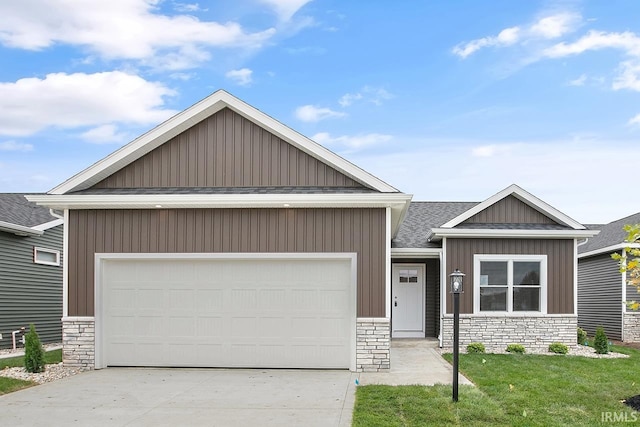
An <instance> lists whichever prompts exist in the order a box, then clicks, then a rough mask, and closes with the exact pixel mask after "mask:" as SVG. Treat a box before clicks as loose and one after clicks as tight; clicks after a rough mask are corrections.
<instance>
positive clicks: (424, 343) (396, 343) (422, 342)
mask: <svg viewBox="0 0 640 427" xmlns="http://www.w3.org/2000/svg"><path fill="white" fill-rule="evenodd" d="M438 347H440V342H439V341H438V339H437V338H392V339H391V348H438Z"/></svg>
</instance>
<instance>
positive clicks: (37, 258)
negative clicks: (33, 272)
mask: <svg viewBox="0 0 640 427" xmlns="http://www.w3.org/2000/svg"><path fill="white" fill-rule="evenodd" d="M33 262H35V263H36V264H45V265H60V251H57V250H55V249H47V248H37V247H34V248H33Z"/></svg>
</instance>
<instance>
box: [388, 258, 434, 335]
mask: <svg viewBox="0 0 640 427" xmlns="http://www.w3.org/2000/svg"><path fill="white" fill-rule="evenodd" d="M425 268H426V266H425V264H393V267H392V269H391V271H392V278H391V325H392V329H391V337H392V338H424V337H425V317H426V316H425V307H426V304H425V302H426V299H425V295H426V280H425Z"/></svg>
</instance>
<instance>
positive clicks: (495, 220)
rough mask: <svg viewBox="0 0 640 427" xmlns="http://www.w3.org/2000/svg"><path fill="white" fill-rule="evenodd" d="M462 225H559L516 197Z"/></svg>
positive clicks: (485, 210)
mask: <svg viewBox="0 0 640 427" xmlns="http://www.w3.org/2000/svg"><path fill="white" fill-rule="evenodd" d="M462 224H557V223H556V222H555V221H554V220H553V219H551V218H549V217H548V216H546V215H545V214H543V213H542V212H540V211H538V210H536V209H533V208H532V207H531V206H529V205H527V204H526V203H524V202H523V201H521V200H519V199H518V198H516V197H514V196H511V195H509V196H507V197H505V198H504V199H502V200H499V201H497V202H496V203H494V204H493V205H491V206H490V207H488V208H487V209H484V210H482V211H480V212H478V213H477V214H475V215H473V216H472V217H470V218H468V219H467V220H465V221H464V222H463V223H462Z"/></svg>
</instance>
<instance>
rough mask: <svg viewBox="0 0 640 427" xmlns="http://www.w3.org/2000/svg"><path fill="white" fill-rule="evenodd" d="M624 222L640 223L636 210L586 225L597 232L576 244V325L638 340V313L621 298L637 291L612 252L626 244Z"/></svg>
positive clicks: (632, 297)
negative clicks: (612, 219) (603, 222)
mask: <svg viewBox="0 0 640 427" xmlns="http://www.w3.org/2000/svg"><path fill="white" fill-rule="evenodd" d="M627 224H640V212H638V213H636V214H634V215H630V216H628V217H626V218H622V219H619V220H617V221H613V222H611V223H609V224H605V225H590V226H589V228H591V229H594V230H599V231H600V233H599V234H598V235H597V236H595V237H592V238H590V239H588V240H587V241H586V242H585V243H583V244H580V246H579V248H578V325H579V326H580V327H581V328H583V329H584V330H585V331H587V333H588V334H589V335H593V334H594V333H595V330H596V328H597V327H598V326H602V327H603V328H604V330H605V332H606V333H607V336H608V337H609V338H611V339H616V340H620V341H629V342H640V313H638V312H636V311H633V310H630V309H628V308H627V306H626V304H625V303H624V302H625V301H632V300H636V301H640V294H638V292H637V290H636V288H635V287H633V286H628V285H627V275H626V273H621V272H620V268H619V266H618V262H617V261H615V260H614V259H612V258H611V254H613V253H622V251H623V250H624V248H626V247H640V245H638V244H637V243H636V244H628V243H625V242H624V239H625V238H626V237H627V233H626V232H625V231H624V230H623V227H624V226H625V225H627Z"/></svg>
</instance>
